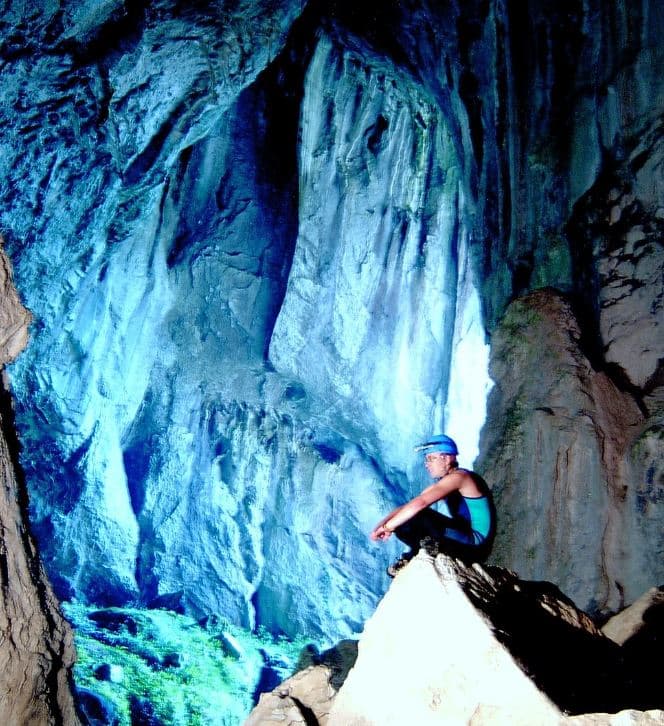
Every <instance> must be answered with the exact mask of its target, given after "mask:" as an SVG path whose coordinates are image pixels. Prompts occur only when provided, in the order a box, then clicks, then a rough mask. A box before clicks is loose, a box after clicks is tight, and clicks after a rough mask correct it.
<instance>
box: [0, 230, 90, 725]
mask: <svg viewBox="0 0 664 726" xmlns="http://www.w3.org/2000/svg"><path fill="white" fill-rule="evenodd" d="M1 243H2V240H1V238H0V245H1ZM29 322H30V315H29V313H28V312H27V310H25V308H24V307H23V306H22V305H21V302H20V300H19V298H18V295H17V294H16V290H15V288H14V284H13V280H12V273H11V266H10V263H9V261H8V259H7V257H6V255H5V253H4V251H3V250H2V247H1V246H0V341H1V342H0V366H2V368H4V366H5V365H7V363H9V362H10V361H11V360H12V359H13V358H15V357H16V356H17V355H18V353H19V352H20V351H21V349H22V348H23V347H24V346H25V344H26V341H27V332H28V324H29ZM4 375H5V374H4V370H3V380H2V384H1V386H0V477H1V478H2V487H1V488H0V491H1V495H0V532H1V536H0V587H1V588H2V598H1V599H0V632H1V633H2V636H1V637H0V714H1V715H2V719H3V722H4V723H7V724H34V725H35V726H41V725H42V724H43V725H44V726H46V725H47V724H67V725H69V724H77V723H78V717H77V715H76V712H75V709H74V701H73V698H72V694H71V690H70V682H71V668H72V665H73V662H74V647H73V641H72V633H71V630H70V628H69V625H68V624H67V623H66V621H65V620H64V618H63V617H62V614H61V613H60V610H59V608H58V603H57V601H56V599H55V597H54V596H53V592H52V591H51V587H50V585H49V582H48V580H47V578H46V575H45V573H44V571H43V569H42V567H41V563H40V560H39V556H38V554H37V552H36V549H35V544H34V542H33V539H32V537H31V535H30V533H29V529H28V526H27V523H26V511H25V508H26V507H25V504H26V496H27V495H26V491H25V482H24V481H23V480H22V478H21V476H20V470H19V469H18V468H17V465H16V464H17V462H16V457H17V454H18V450H17V441H16V433H15V430H14V420H13V410H12V404H11V399H10V396H9V393H8V391H7V388H6V384H5V380H4Z"/></svg>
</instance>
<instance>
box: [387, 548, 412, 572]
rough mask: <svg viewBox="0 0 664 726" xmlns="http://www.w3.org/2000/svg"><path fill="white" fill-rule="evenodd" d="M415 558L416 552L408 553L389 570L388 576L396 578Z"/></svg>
mask: <svg viewBox="0 0 664 726" xmlns="http://www.w3.org/2000/svg"><path fill="white" fill-rule="evenodd" d="M414 556H415V553H414V552H406V553H405V554H403V555H401V557H399V559H398V560H396V561H395V562H393V563H392V564H391V565H390V566H389V567H388V568H387V574H388V575H389V576H390V577H394V576H395V575H396V574H397V572H399V571H400V570H403V568H404V567H405V566H406V565H407V564H408V563H409V562H410V561H411V560H412V559H413V557H414Z"/></svg>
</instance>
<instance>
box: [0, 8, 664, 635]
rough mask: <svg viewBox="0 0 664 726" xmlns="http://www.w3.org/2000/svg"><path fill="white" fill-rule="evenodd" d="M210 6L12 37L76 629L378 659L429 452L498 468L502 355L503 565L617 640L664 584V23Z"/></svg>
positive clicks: (43, 443)
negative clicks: (457, 446) (149, 624)
mask: <svg viewBox="0 0 664 726" xmlns="http://www.w3.org/2000/svg"><path fill="white" fill-rule="evenodd" d="M184 5H186V4H183V3H179V2H175V0H157V2H153V3H149V4H148V5H145V4H138V5H135V4H132V6H131V8H130V7H129V4H126V3H121V2H119V1H118V2H97V1H95V0H88V1H87V2H85V3H82V4H80V3H79V4H78V5H76V7H74V6H73V5H71V7H70V4H68V3H65V2H62V3H50V2H49V3H31V4H30V5H29V7H28V6H26V5H25V4H21V3H9V4H8V5H7V7H6V8H5V9H4V10H3V14H2V17H1V19H0V21H1V22H2V30H3V42H2V45H1V46H0V57H1V58H2V61H3V63H4V64H5V65H4V66H3V73H2V76H1V77H0V99H2V101H1V105H0V119H1V120H2V128H3V134H2V139H0V143H1V145H2V147H1V151H2V154H0V171H1V172H2V175H3V179H5V180H6V183H5V185H4V187H3V189H2V190H1V191H0V225H1V226H2V229H3V230H4V231H5V234H6V237H7V241H8V248H9V250H10V252H11V256H12V258H13V260H14V261H15V266H16V271H17V280H18V284H19V287H20V289H21V291H22V293H23V295H24V299H25V300H26V303H27V305H28V307H29V308H30V310H31V311H32V313H33V315H34V319H35V324H34V335H33V336H32V341H31V344H30V346H29V349H28V350H27V351H26V353H25V354H24V355H23V356H21V358H20V359H19V361H18V362H17V363H16V364H15V365H14V366H13V367H12V369H11V378H12V387H13V392H14V394H15V396H16V402H17V420H18V426H19V428H20V435H21V440H22V441H23V444H24V447H23V457H22V465H23V468H24V470H25V473H26V479H27V481H28V482H29V487H30V505H31V521H32V525H33V528H34V532H35V535H36V537H37V539H38V541H39V543H40V548H41V551H42V553H43V557H44V560H45V562H46V564H47V566H48V568H49V572H50V573H51V577H52V580H53V583H54V587H55V589H56V592H57V593H58V595H59V596H60V597H63V598H72V597H77V598H80V599H83V600H88V601H93V602H97V603H99V604H105V605H109V604H111V605H112V604H122V603H127V602H142V603H145V604H155V603H164V602H169V603H177V604H178V607H182V608H184V609H186V610H188V611H189V612H191V613H192V614H196V615H203V614H208V613H213V612H214V613H221V614H223V615H225V616H226V617H229V618H231V619H233V620H234V621H235V622H237V623H242V624H244V625H247V626H249V627H253V626H255V625H264V626H266V627H268V628H269V629H271V630H272V631H274V632H284V633H289V634H300V633H307V634H310V635H312V636H319V637H322V638H326V639H337V638H339V637H345V636H347V635H349V634H351V633H353V632H355V631H356V630H357V629H358V628H359V627H360V624H361V623H362V622H363V620H364V619H365V618H366V617H367V615H368V614H369V613H370V612H371V611H372V609H373V607H374V605H375V603H376V601H377V599H378V596H379V593H380V592H381V591H382V588H383V587H384V580H383V577H384V576H383V575H382V573H381V570H382V564H383V561H384V558H385V557H386V556H387V557H389V556H390V555H391V554H392V553H389V552H388V553H387V554H385V553H383V552H382V551H380V550H378V549H377V548H369V549H368V548H367V543H366V532H367V531H368V530H369V529H370V527H371V525H372V524H373V523H374V522H375V521H376V520H377V519H378V518H379V516H380V515H381V514H382V513H384V511H385V510H386V509H388V508H390V507H392V506H393V505H394V504H396V503H398V502H401V501H403V499H404V498H405V497H407V496H410V495H411V494H413V493H414V491H416V490H417V489H419V488H420V485H421V484H422V483H423V482H422V479H420V478H419V476H420V474H419V473H416V469H415V463H414V461H413V460H412V458H411V446H412V444H414V443H416V442H418V440H420V439H421V438H422V437H423V436H426V435H428V434H429V433H432V432H433V431H434V430H440V429H443V428H445V429H446V430H447V431H448V433H450V434H452V435H453V436H455V437H457V438H459V439H460V440H461V443H462V450H463V451H464V452H467V457H466V458H464V459H462V464H466V465H470V464H471V463H472V459H473V457H474V455H475V453H476V451H477V450H478V442H479V436H480V426H481V424H482V422H483V420H484V413H485V396H486V392H487V390H488V388H489V387H490V381H489V378H488V373H487V360H488V353H487V341H490V343H491V347H492V356H493V363H492V366H493V367H492V370H493V377H494V379H495V382H496V384H497V390H496V392H495V393H494V395H493V397H492V399H491V401H490V404H489V405H490V408H489V413H488V424H487V427H486V428H485V429H484V432H483V437H482V441H481V449H482V454H483V458H482V459H481V468H482V469H483V471H482V473H483V474H485V478H487V480H488V481H489V482H490V483H492V484H494V485H495V487H496V494H497V498H498V500H499V504H500V511H499V516H500V519H501V522H502V524H501V532H500V535H499V538H498V547H497V549H496V554H495V557H496V562H498V563H499V564H502V565H507V566H510V567H513V568H514V569H517V570H519V571H520V572H523V574H524V575H525V576H533V577H542V578H547V579H552V580H554V581H556V582H558V583H559V584H560V585H561V586H563V587H564V588H565V589H566V591H568V592H570V593H571V594H572V595H573V596H574V597H575V598H577V599H578V602H579V603H580V604H582V605H583V606H588V607H589V608H590V609H592V610H613V609H616V608H618V607H620V606H621V604H622V603H623V602H628V601H629V600H631V599H632V598H634V597H636V596H638V595H639V594H640V592H641V591H643V590H644V589H645V588H646V587H649V586H650V585H651V584H653V583H656V582H659V581H661V578H662V576H663V575H664V570H663V568H664V564H663V563H664V558H662V557H661V554H662V544H663V543H662V535H661V531H662V529H661V526H660V520H661V515H660V514H659V513H658V511H657V508H656V504H657V503H658V502H659V501H660V500H661V492H662V467H661V463H660V462H661V440H662V435H661V434H662V425H663V424H662V401H663V400H664V395H663V394H662V371H661V360H662V358H664V354H663V353H662V345H661V324H660V318H661V305H662V300H663V293H662V277H661V274H660V271H661V266H662V258H661V245H659V244H658V241H659V239H660V237H661V231H662V230H661V224H662V215H663V214H664V213H663V212H662V210H661V208H660V206H661V205H660V202H661V194H660V191H661V183H662V180H661V164H660V157H661V148H662V146H661V127H660V125H659V118H660V115H661V99H662V89H663V88H664V80H663V79H664V62H663V60H662V56H663V52H664V51H663V50H662V47H661V43H659V37H660V35H661V31H662V29H664V17H663V14H664V6H661V4H657V3H650V2H646V0H643V1H642V2H635V3H629V7H624V4H623V3H618V2H615V3H613V2H604V1H603V0H591V1H590V2H585V1H584V2H581V0H578V2H577V1H576V0H575V1H574V2H572V3H569V4H566V6H565V8H552V7H551V4H550V3H545V2H541V1H539V0H533V1H532V2H529V3H528V6H527V11H524V10H523V8H521V7H517V6H516V5H515V4H512V5H510V4H508V5H507V6H506V5H505V4H504V3H498V2H493V1H490V2H484V1H480V0H471V1H470V2H467V3H463V5H462V4H460V3H456V2H450V3H444V4H441V3H431V2H428V0H421V1H418V2H412V3H401V2H397V0H394V1H390V2H380V3H379V2H373V1H371V0H369V1H368V2H365V3H362V4H361V5H360V4H358V3H356V2H351V1H350V0H348V1H346V0H343V1H341V2H324V1H320V2H319V1H316V2H310V3H303V2H300V0H297V1H296V0H292V1H291V2H288V0H282V1H280V2H267V0H266V1H265V2H263V1H261V0H255V1H250V0H245V1H244V2H236V3H226V2H221V0H219V1H218V2H208V3H202V4H201V3H196V4H194V6H192V7H189V6H187V7H184ZM632 91H634V92H632ZM547 287H548V288H553V289H555V293H553V294H550V293H535V294H536V297H534V298H533V297H528V294H529V293H531V292H533V291H537V290H543V289H544V288H547ZM538 295H540V296H542V295H543V296H544V297H537V296H538ZM524 296H526V297H524ZM535 301H539V302H535ZM547 301H548V302H547ZM510 304H512V307H509V305H510ZM533 305H535V306H536V307H537V306H539V309H541V311H540V312H539V313H538V314H537V315H530V313H529V312H528V311H529V310H531V309H532V308H533ZM549 308H550V310H549ZM540 318H542V319H540ZM573 320H575V321H576V322H573ZM558 324H560V325H562V326H563V327H562V329H561V331H558V330H557V329H556V325H558ZM575 326H576V327H575ZM510 330H512V331H513V332H512V337H513V341H514V342H515V341H516V338H515V336H516V335H517V334H518V345H517V344H516V342H515V345H512V344H511V343H510V342H509V341H508V342H506V339H507V337H508V336H509V332H508V331H510ZM563 331H568V332H567V333H563ZM530 338H533V339H535V340H537V341H538V345H540V348H541V349H542V350H547V351H549V358H550V359H551V360H553V361H556V362H557V365H559V367H560V370H558V369H556V370H553V368H549V367H548V366H549V364H548V362H546V361H544V362H543V360H542V357H541V356H540V355H538V354H537V351H536V349H535V346H534V345H531V344H530V343H529V339H530ZM554 342H555V345H554ZM519 346H521V347H519ZM557 346H560V348H559V347H557ZM503 359H504V360H503ZM528 381H532V382H533V384H532V385H528V383H527V382H528ZM535 382H537V384H536V383H535ZM545 512H546V515H547V517H548V518H549V520H550V521H548V522H547V525H548V526H547V527H546V528H544V529H543V528H542V527H541V522H542V517H543V516H544V513H545ZM534 532H546V536H545V537H543V538H540V539H537V540H534V539H533V535H532V533H534ZM524 541H525V542H527V546H524ZM572 562H574V563H578V568H577V567H576V566H575V567H572V566H571V564H570V563H572ZM293 572H295V573H297V577H293V576H292V573H293ZM348 603H352V605H348Z"/></svg>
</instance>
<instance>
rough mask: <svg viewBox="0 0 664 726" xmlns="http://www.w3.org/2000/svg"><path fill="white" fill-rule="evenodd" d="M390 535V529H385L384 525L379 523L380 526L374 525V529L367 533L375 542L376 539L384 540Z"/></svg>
mask: <svg viewBox="0 0 664 726" xmlns="http://www.w3.org/2000/svg"><path fill="white" fill-rule="evenodd" d="M391 536H392V530H391V529H387V528H386V527H385V525H383V524H381V526H380V527H376V529H374V531H373V532H372V533H371V534H370V535H369V537H371V539H372V540H373V541H374V542H375V541H376V540H377V539H379V540H385V539H389V538H390V537H391Z"/></svg>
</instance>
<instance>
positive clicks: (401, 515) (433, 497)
mask: <svg viewBox="0 0 664 726" xmlns="http://www.w3.org/2000/svg"><path fill="white" fill-rule="evenodd" d="M462 482H463V477H461V476H459V473H458V472H456V471H455V472H452V473H451V474H448V475H447V476H444V477H443V478H442V479H440V480H439V481H437V482H436V483H435V484H432V485H431V486H429V487H427V488H426V489H425V490H424V491H423V492H421V493H420V494H418V495H417V496H416V497H413V498H412V499H411V500H410V501H409V502H406V504H404V505H402V506H401V507H397V509H395V510H394V511H392V512H390V513H389V514H388V515H387V517H385V518H384V519H383V520H381V522H380V524H378V525H377V526H376V527H375V529H374V530H373V532H372V533H371V535H370V537H371V539H373V540H376V539H387V538H388V537H390V536H391V534H392V533H393V532H394V530H395V529H396V528H397V527H400V526H401V525H402V524H405V523H406V522H407V521H408V520H409V519H412V518H413V517H414V516H415V515H416V514H417V513H418V512H421V511H422V510H423V509H425V508H426V507H428V506H429V505H431V504H433V503H434V502H437V501H438V500H439V499H443V497H446V496H447V495H448V494H450V493H451V492H453V491H455V490H456V489H458V488H459V487H460V486H461V484H462Z"/></svg>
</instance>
